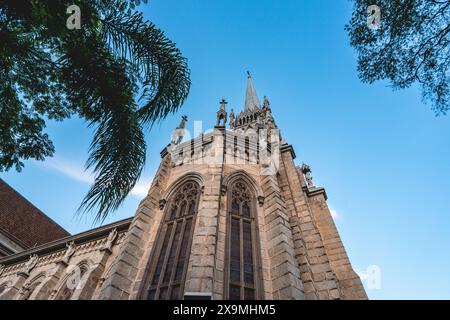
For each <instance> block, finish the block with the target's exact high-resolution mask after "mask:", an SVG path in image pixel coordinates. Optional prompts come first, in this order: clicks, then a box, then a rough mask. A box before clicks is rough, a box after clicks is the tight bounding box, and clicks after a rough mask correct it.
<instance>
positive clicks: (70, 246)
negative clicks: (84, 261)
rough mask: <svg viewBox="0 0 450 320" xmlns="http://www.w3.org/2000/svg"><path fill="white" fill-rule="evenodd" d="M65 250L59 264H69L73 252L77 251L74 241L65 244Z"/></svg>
mask: <svg viewBox="0 0 450 320" xmlns="http://www.w3.org/2000/svg"><path fill="white" fill-rule="evenodd" d="M66 247H67V250H66V252H65V253H64V256H63V257H62V259H61V262H64V263H65V264H69V260H70V258H71V257H72V256H73V254H74V253H75V251H76V250H77V246H76V244H75V242H74V241H71V242H68V243H66Z"/></svg>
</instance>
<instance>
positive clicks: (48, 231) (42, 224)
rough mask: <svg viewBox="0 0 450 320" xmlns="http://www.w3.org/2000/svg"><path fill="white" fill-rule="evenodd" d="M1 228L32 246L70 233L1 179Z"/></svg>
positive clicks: (24, 243) (23, 243)
mask: <svg viewBox="0 0 450 320" xmlns="http://www.w3.org/2000/svg"><path fill="white" fill-rule="evenodd" d="M0 230H2V231H4V232H6V233H7V234H9V235H11V236H12V237H13V238H15V239H17V240H19V241H20V243H21V245H24V246H25V247H26V248H32V247H34V246H37V245H41V244H44V243H47V242H51V241H54V240H57V239H60V238H64V237H67V236H69V235H70V233H69V232H67V231H66V230H65V229H63V228H62V227H61V226H60V225H58V224H57V223H56V222H55V221H53V220H52V219H50V218H49V217H47V216H46V215H45V214H44V213H43V212H42V211H41V210H39V209H38V208H36V207H35V206H34V205H33V204H32V203H31V202H29V201H28V200H27V199H25V198H24V197H23V196H22V195H21V194H20V193H18V192H17V191H16V190H14V189H13V188H12V187H11V186H10V185H8V184H7V183H6V182H5V181H4V180H3V179H0Z"/></svg>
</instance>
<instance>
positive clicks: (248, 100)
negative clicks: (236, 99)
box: [244, 71, 261, 111]
mask: <svg viewBox="0 0 450 320" xmlns="http://www.w3.org/2000/svg"><path fill="white" fill-rule="evenodd" d="M247 74H248V77H247V91H246V93H245V108H244V111H248V110H254V109H255V108H260V106H261V105H260V104H259V99H258V96H257V94H256V90H255V86H254V85H253V79H252V76H251V75H250V72H248V71H247Z"/></svg>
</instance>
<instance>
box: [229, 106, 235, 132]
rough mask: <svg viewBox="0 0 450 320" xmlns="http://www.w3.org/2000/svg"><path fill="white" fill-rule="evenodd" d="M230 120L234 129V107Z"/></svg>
mask: <svg viewBox="0 0 450 320" xmlns="http://www.w3.org/2000/svg"><path fill="white" fill-rule="evenodd" d="M229 120H230V129H234V110H233V109H231V111H230V116H229Z"/></svg>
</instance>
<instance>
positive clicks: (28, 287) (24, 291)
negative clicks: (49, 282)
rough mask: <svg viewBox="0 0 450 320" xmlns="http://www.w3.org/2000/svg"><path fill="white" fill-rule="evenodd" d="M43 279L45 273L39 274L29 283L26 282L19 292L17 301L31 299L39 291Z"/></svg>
mask: <svg viewBox="0 0 450 320" xmlns="http://www.w3.org/2000/svg"><path fill="white" fill-rule="evenodd" d="M45 278H46V273H45V272H40V273H39V274H37V275H36V276H34V277H33V278H32V279H31V280H30V281H27V282H26V283H25V284H24V285H23V286H22V288H21V289H20V291H19V295H18V300H29V299H30V298H33V297H32V296H34V294H35V293H37V292H38V291H39V290H40V289H41V288H40V285H42V284H43V282H44V279H45Z"/></svg>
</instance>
